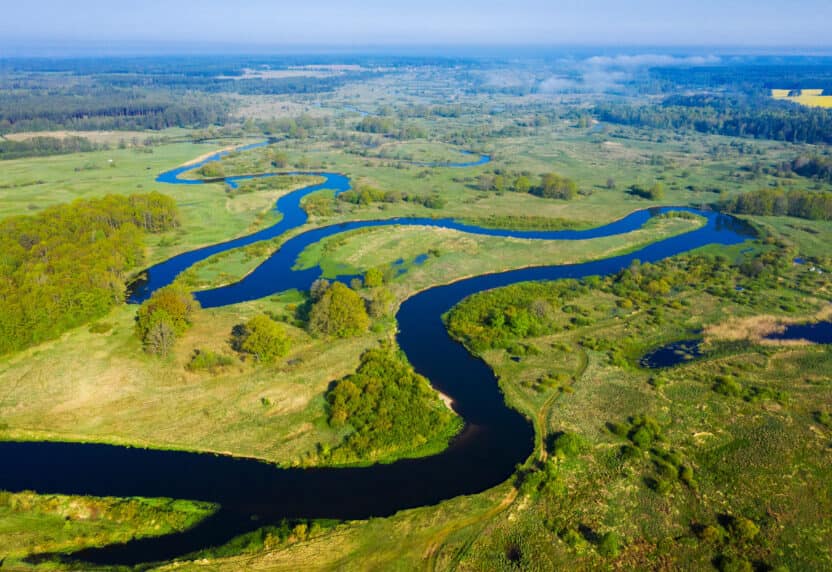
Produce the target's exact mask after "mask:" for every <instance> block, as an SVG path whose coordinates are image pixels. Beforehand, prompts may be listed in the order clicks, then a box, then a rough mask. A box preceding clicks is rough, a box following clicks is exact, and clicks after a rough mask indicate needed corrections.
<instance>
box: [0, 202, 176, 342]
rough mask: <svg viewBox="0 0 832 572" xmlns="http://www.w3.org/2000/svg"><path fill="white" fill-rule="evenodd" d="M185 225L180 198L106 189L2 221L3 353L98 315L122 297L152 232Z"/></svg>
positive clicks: (0, 313) (0, 336) (0, 309)
mask: <svg viewBox="0 0 832 572" xmlns="http://www.w3.org/2000/svg"><path fill="white" fill-rule="evenodd" d="M178 224H179V218H178V212H177V209H176V203H175V202H174V201H173V200H172V199H170V198H169V197H166V196H164V195H161V194H158V193H150V194H145V195H131V196H128V197H125V196H118V195H108V196H106V197H103V198H101V199H94V200H87V201H82V200H79V201H75V202H73V203H70V204H68V205H62V206H56V207H50V208H48V209H45V210H44V211H43V212H41V213H39V214H36V215H31V216H15V217H9V218H6V219H3V220H2V221H0V353H7V352H10V351H14V350H19V349H22V348H25V347H28V346H31V345H34V344H37V343H39V342H42V341H44V340H48V339H51V338H54V337H56V336H58V335H60V334H61V333H62V332H64V331H66V330H68V329H70V328H73V327H75V326H78V325H80V324H83V323H85V322H88V321H90V320H94V319H96V318H100V317H101V316H103V315H104V314H106V313H107V311H108V310H109V309H110V308H112V307H113V306H114V305H115V304H118V303H121V302H123V301H124V296H125V281H126V279H127V277H128V271H129V270H130V269H132V268H135V267H136V266H137V265H138V264H140V263H141V262H142V258H143V253H144V248H143V245H144V241H143V237H144V234H145V233H146V232H151V233H153V232H162V231H165V230H169V229H171V228H175V227H176V226H178Z"/></svg>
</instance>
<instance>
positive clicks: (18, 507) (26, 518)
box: [0, 492, 215, 570]
mask: <svg viewBox="0 0 832 572" xmlns="http://www.w3.org/2000/svg"><path fill="white" fill-rule="evenodd" d="M214 510H215V507H213V506H212V505H210V504H206V503H195V502H186V501H177V500H171V499H138V498H133V499H116V498H94V497H72V496H63V495H36V494H34V493H17V494H10V493H2V492H0V559H2V560H4V562H3V566H4V568H6V569H9V570H14V569H18V567H19V569H27V568H29V566H27V565H26V564H24V563H22V562H20V560H19V559H22V558H25V557H26V556H28V555H29V554H43V553H60V552H64V551H66V550H68V549H71V550H77V549H79V548H90V547H96V546H106V545H108V544H113V543H119V542H126V541H128V540H130V539H132V538H143V537H151V536H157V535H164V534H170V533H173V532H178V531H182V530H186V529H188V528H190V527H191V526H193V525H194V524H195V523H197V522H199V521H200V520H202V519H203V518H205V517H207V516H209V515H210V514H211V513H212V512H214Z"/></svg>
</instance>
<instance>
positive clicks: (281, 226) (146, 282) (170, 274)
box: [129, 140, 511, 303]
mask: <svg viewBox="0 0 832 572" xmlns="http://www.w3.org/2000/svg"><path fill="white" fill-rule="evenodd" d="M271 142H272V140H269V141H263V142H260V143H253V144H251V145H246V146H243V147H240V148H238V149H236V151H237V152H242V151H248V150H251V149H256V148H259V147H265V146H266V145H269V144H270V143H271ZM229 153H230V151H221V152H218V153H215V154H213V155H211V156H209V157H206V158H205V159H203V160H202V161H200V162H198V163H192V164H190V165H187V166H184V167H178V168H176V169H172V170H170V171H166V172H165V173H162V174H161V175H159V176H158V177H157V178H156V181H157V182H159V183H165V184H170V185H204V184H206V183H214V182H225V183H226V184H227V185H229V186H230V187H231V188H237V187H238V185H239V183H240V182H241V181H246V180H251V179H262V178H268V177H276V176H280V175H310V176H316V177H323V178H324V181H323V182H322V183H320V184H316V185H310V186H308V187H304V188H302V189H298V190H296V191H293V192H291V193H289V194H287V195H284V196H283V197H281V198H280V199H278V201H277V203H276V204H275V210H276V211H277V212H279V213H280V214H281V215H282V218H281V219H280V222H278V223H276V224H274V225H272V226H270V227H268V228H265V229H263V230H261V231H258V232H255V233H253V234H249V235H246V236H242V237H239V238H236V239H234V240H229V241H226V242H221V243H218V244H213V245H211V246H206V247H204V248H199V249H196V250H192V251H190V252H185V253H183V254H180V255H178V256H174V257H173V258H171V259H169V260H166V261H165V262H162V263H160V264H157V265H156V266H153V267H151V268H148V269H147V270H146V271H145V272H144V276H143V277H142V278H141V279H140V280H137V281H136V282H135V283H133V284H131V287H130V293H129V301H130V302H131V303H141V302H143V301H145V300H146V299H147V298H149V297H150V295H151V294H152V293H153V292H155V291H156V290H158V289H159V288H163V287H165V286H168V285H169V284H171V283H172V282H173V281H174V279H175V278H176V277H177V276H178V275H179V274H181V273H182V272H184V271H185V270H187V269H188V268H190V267H191V266H193V265H194V264H196V263H197V262H200V261H202V260H205V259H206V258H209V257H211V256H213V255H215V254H219V253H221V252H225V251H227V250H233V249H235V248H240V247H242V246H248V245H249V244H254V243H256V242H260V241H263V240H270V239H272V238H276V237H278V236H281V235H283V234H285V233H286V232H288V231H289V230H292V229H293V228H297V227H299V226H301V225H303V224H305V223H306V221H307V220H308V219H309V217H308V215H307V214H306V211H304V210H303V209H302V208H301V206H300V203H301V201H302V200H303V198H304V197H306V196H308V195H310V194H312V193H315V192H317V191H321V190H324V189H327V190H332V191H335V194H336V195H338V194H340V193H343V192H344V191H348V190H350V188H351V185H350V180H349V178H348V177H346V176H344V175H341V174H339V173H322V172H317V171H303V172H301V171H293V172H287V173H263V174H258V175H241V176H234V177H226V178H223V179H214V180H207V181H206V180H201V179H183V178H182V175H184V174H185V173H188V172H190V171H193V170H196V169H199V168H200V167H202V166H204V165H207V164H208V163H211V162H214V161H218V160H220V159H221V158H222V157H225V156H227V155H228V154H229ZM468 153H469V154H470V152H468ZM490 160H491V158H490V157H489V156H487V155H482V156H480V158H479V159H478V160H477V161H475V162H470V163H443V164H438V163H437V164H433V165H432V166H435V167H440V166H441V167H454V168H461V167H471V166H476V165H483V164H485V163H488V162H489V161H490ZM426 165H427V164H426ZM417 220H431V219H412V221H413V222H411V223H410V224H418V223H417V222H416V221H417ZM431 223H432V225H433V226H444V227H448V226H450V225H454V224H456V223H454V222H453V221H445V224H438V223H437V221H432V220H431ZM381 224H384V223H381ZM388 224H390V223H388ZM377 225H378V224H376V226H377ZM363 226H371V224H370V223H367V224H364V225H363ZM458 226H459V228H460V230H465V229H467V228H471V229H474V228H476V227H468V226H466V225H458ZM353 228H361V226H355V227H353ZM497 236H500V235H497ZM505 236H511V235H505Z"/></svg>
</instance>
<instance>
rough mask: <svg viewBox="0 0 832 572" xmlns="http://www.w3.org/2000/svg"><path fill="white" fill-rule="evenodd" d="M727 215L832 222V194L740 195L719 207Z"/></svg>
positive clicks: (781, 192)
mask: <svg viewBox="0 0 832 572" xmlns="http://www.w3.org/2000/svg"><path fill="white" fill-rule="evenodd" d="M719 207H720V209H721V210H723V211H724V212H729V213H736V214H750V215H763V216H793V217H797V218H806V219H810V220H832V193H830V192H828V191H801V190H797V189H795V190H789V191H787V190H784V189H761V190H759V191H752V192H748V193H742V194H740V195H737V196H735V197H733V198H731V199H729V200H727V201H725V202H723V203H721V204H720V205H719Z"/></svg>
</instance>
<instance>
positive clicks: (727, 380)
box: [713, 375, 743, 397]
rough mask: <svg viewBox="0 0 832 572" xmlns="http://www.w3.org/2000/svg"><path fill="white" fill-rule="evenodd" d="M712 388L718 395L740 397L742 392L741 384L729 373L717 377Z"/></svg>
mask: <svg viewBox="0 0 832 572" xmlns="http://www.w3.org/2000/svg"><path fill="white" fill-rule="evenodd" d="M713 389H714V391H716V392H717V393H719V394H720V395H726V396H728V397H740V396H741V395H742V394H743V389H742V385H740V383H739V382H738V381H737V380H736V379H734V377H732V376H730V375H721V376H719V377H717V378H716V383H714V386H713Z"/></svg>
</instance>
